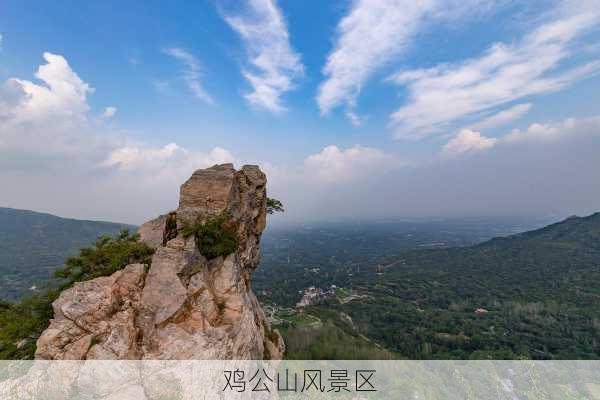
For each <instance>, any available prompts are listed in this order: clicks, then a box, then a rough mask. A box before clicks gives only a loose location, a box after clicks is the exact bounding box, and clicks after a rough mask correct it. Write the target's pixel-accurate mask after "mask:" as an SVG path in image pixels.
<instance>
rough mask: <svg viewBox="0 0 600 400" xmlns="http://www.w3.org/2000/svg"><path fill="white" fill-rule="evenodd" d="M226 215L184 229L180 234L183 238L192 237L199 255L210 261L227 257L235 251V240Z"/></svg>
mask: <svg viewBox="0 0 600 400" xmlns="http://www.w3.org/2000/svg"><path fill="white" fill-rule="evenodd" d="M227 222H228V218H227V215H226V214H222V215H219V216H216V217H213V218H211V219H209V220H207V221H204V222H199V223H197V224H195V225H192V226H189V227H185V228H184V229H183V230H182V234H183V236H184V237H185V238H188V237H190V236H192V235H193V236H194V237H195V238H196V247H197V248H198V251H200V254H202V255H203V256H205V257H206V258H207V259H209V260H212V259H213V258H217V257H219V256H223V257H224V256H227V255H229V254H231V253H234V252H235V250H236V249H237V239H236V236H235V232H234V230H233V228H232V227H231V226H228V224H227Z"/></svg>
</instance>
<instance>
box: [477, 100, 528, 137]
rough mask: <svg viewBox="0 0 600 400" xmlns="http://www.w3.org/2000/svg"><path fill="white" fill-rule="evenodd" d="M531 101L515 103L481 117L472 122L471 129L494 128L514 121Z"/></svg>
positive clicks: (522, 113)
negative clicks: (477, 120) (479, 119)
mask: <svg viewBox="0 0 600 400" xmlns="http://www.w3.org/2000/svg"><path fill="white" fill-rule="evenodd" d="M531 107H532V105H531V103H524V104H517V105H514V106H512V107H510V108H507V109H506V110H502V111H499V112H497V113H495V114H493V115H490V116H489V117H486V118H484V119H482V120H481V121H479V122H477V123H475V124H472V125H471V126H470V127H471V129H475V130H484V129H490V128H495V127H498V126H502V125H505V124H508V123H509V122H512V121H515V120H517V119H519V118H521V117H522V116H523V115H525V114H526V113H527V112H528V111H529V110H530V109H531Z"/></svg>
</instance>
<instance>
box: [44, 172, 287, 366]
mask: <svg viewBox="0 0 600 400" xmlns="http://www.w3.org/2000/svg"><path fill="white" fill-rule="evenodd" d="M214 221H219V222H218V227H219V229H223V230H224V231H226V233H227V235H229V236H227V237H228V238H229V242H228V243H234V246H235V247H233V248H231V252H230V253H228V254H219V255H218V256H215V255H214V254H213V253H212V252H205V254H203V252H202V251H203V249H204V248H203V247H202V246H200V245H199V243H200V242H202V243H204V245H206V243H208V245H213V244H214V243H213V241H214V240H213V239H214V237H208V238H206V237H204V236H202V235H203V233H198V232H202V229H201V228H202V227H204V226H208V225H207V224H211V223H213V224H214ZM265 225H266V177H265V175H264V174H263V173H262V172H261V171H260V169H259V168H258V167H257V166H244V167H243V168H242V169H241V170H239V171H236V170H235V169H234V168H233V166H232V165H231V164H223V165H217V166H214V167H211V168H208V169H204V170H198V171H196V172H194V174H193V175H192V176H191V177H190V179H188V181H187V182H185V183H184V184H183V185H182V186H181V191H180V200H179V207H178V209H177V210H176V211H174V212H172V213H169V214H166V215H163V216H160V217H158V218H157V219H155V220H152V221H149V222H147V223H145V224H144V225H142V226H141V227H140V229H139V234H140V238H141V240H142V241H144V242H145V243H147V244H148V245H150V246H151V247H153V248H154V249H155V253H154V255H153V257H152V263H151V265H143V264H133V265H128V266H126V267H125V268H124V269H122V270H120V271H118V272H116V273H114V274H113V275H111V276H108V277H101V278H97V279H93V280H90V281H87V282H80V283H76V284H75V285H74V286H73V287H71V288H69V289H67V290H65V291H64V292H63V293H62V294H61V295H60V297H59V298H58V299H57V300H56V301H55V302H54V303H53V308H54V319H53V320H52V321H51V323H50V326H49V327H48V328H47V329H46V330H45V331H44V332H43V334H42V335H41V336H40V338H39V340H38V343H37V352H36V358H38V359H54V360H57V359H60V360H65V359H180V360H181V359H240V360H241V359H279V358H281V357H282V354H283V349H284V345H283V340H282V339H281V336H280V335H279V333H278V332H277V331H274V330H272V329H271V328H270V326H269V324H268V322H267V321H266V319H265V316H264V314H263V311H262V309H261V307H260V305H259V304H258V301H257V300H256V297H255V296H254V294H253V293H252V290H251V288H250V277H251V275H252V272H253V271H254V269H255V268H256V267H257V266H258V264H259V260H260V247H259V244H260V237H261V233H262V231H263V230H264V228H265ZM217 233H220V232H217ZM205 242H206V243H205ZM217 244H218V243H217ZM224 248H225V249H229V248H228V247H224ZM217 249H218V251H220V252H221V253H222V252H223V251H222V249H221V248H217ZM201 250H202V251H201ZM207 254H210V256H207Z"/></svg>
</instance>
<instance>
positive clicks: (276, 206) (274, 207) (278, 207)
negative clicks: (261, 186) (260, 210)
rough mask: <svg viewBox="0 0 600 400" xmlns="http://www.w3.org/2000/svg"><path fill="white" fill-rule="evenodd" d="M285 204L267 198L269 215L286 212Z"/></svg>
mask: <svg viewBox="0 0 600 400" xmlns="http://www.w3.org/2000/svg"><path fill="white" fill-rule="evenodd" d="M284 211H285V210H284V209H283V203H282V202H281V201H279V200H277V199H273V198H271V197H267V213H268V214H274V213H276V212H284Z"/></svg>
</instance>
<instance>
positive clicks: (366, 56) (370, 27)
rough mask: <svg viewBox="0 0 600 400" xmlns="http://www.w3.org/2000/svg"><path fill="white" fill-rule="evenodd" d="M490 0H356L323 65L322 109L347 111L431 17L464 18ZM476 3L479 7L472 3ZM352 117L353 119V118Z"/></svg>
mask: <svg viewBox="0 0 600 400" xmlns="http://www.w3.org/2000/svg"><path fill="white" fill-rule="evenodd" d="M488 4H491V2H490V1H486V0H483V1H482V0H463V1H455V0H451V1H440V0H419V1H410V0H355V1H354V2H353V3H352V6H351V7H350V10H349V12H348V13H347V15H345V16H344V17H343V18H342V19H341V21H340V22H339V24H338V26H337V38H336V44H335V46H334V49H333V50H332V51H331V53H330V54H329V55H328V57H327V63H326V64H325V66H324V68H323V71H322V72H323V74H324V75H325V76H326V79H325V81H324V82H323V83H322V84H321V85H320V87H319V90H318V94H317V103H318V106H319V109H320V111H321V114H327V113H329V112H330V111H331V110H332V109H334V108H335V107H337V106H340V105H345V106H346V108H347V109H348V110H352V109H354V108H355V106H356V104H355V103H356V98H357V96H358V95H359V93H360V91H361V90H362V87H363V86H364V84H365V82H366V81H367V80H368V79H369V78H370V77H371V76H372V75H373V73H374V72H375V71H377V70H378V69H379V68H381V67H382V66H384V65H385V64H386V63H388V62H390V61H391V60H393V59H395V58H397V57H398V56H399V55H401V54H402V53H403V52H406V51H407V50H408V49H409V48H410V47H411V45H412V42H413V39H414V36H415V35H416V34H417V33H418V32H419V31H421V30H423V29H425V26H426V21H440V20H449V19H455V18H459V17H461V16H464V15H466V14H469V13H471V12H473V10H474V9H476V10H479V11H480V12H482V11H485V10H486V9H487V8H488V7H487V6H488ZM473 5H477V7H472V6H473ZM351 115H352V114H348V113H347V116H348V118H349V120H350V122H352V121H353V119H352V118H351V117H350V116H351Z"/></svg>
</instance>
